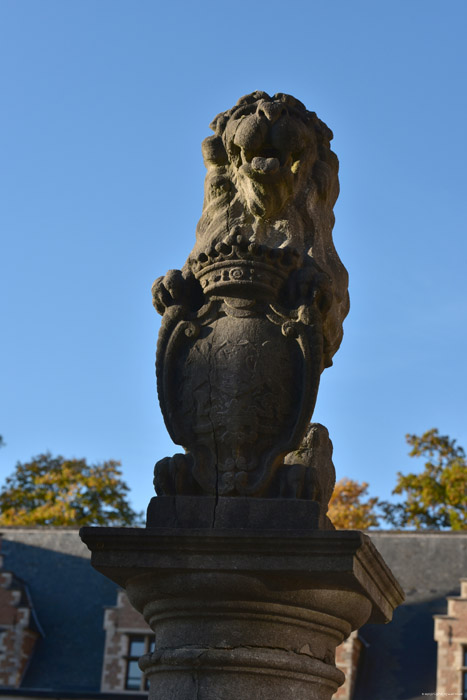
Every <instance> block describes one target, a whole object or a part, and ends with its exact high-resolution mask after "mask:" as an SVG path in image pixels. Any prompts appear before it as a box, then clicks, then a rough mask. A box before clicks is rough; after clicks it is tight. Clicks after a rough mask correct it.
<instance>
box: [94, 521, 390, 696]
mask: <svg viewBox="0 0 467 700" xmlns="http://www.w3.org/2000/svg"><path fill="white" fill-rule="evenodd" d="M81 537H82V539H83V540H84V542H85V543H86V544H87V545H88V547H89V548H90V550H91V551H92V564H93V566H94V567H95V568H96V569H97V570H98V571H100V572H101V573H102V574H104V575H105V576H107V577H108V578H110V579H112V580H113V581H115V582H116V583H118V584H119V585H120V586H122V587H123V588H125V589H126V591H127V594H128V597H129V599H130V601H131V603H132V605H134V607H135V608H136V609H137V610H139V611H140V612H141V613H142V614H143V615H144V617H145V619H146V620H147V622H148V623H149V625H150V626H151V628H152V629H153V630H154V632H155V635H156V650H155V652H154V653H153V654H151V655H147V656H144V657H143V658H142V659H141V662H140V664H141V667H142V669H143V670H144V671H145V673H146V674H147V676H148V677H149V679H150V692H149V698H150V699H153V700H155V699H156V698H158V700H160V699H161V698H163V699H164V700H172V699H173V700H175V699H176V700H251V699H252V698H260V699H261V700H277V698H278V697H280V698H281V700H288V699H290V700H292V699H293V700H329V699H330V698H331V697H332V696H333V694H334V693H335V692H336V690H337V688H338V687H339V686H340V685H341V684H342V683H343V681H344V675H343V673H342V672H341V671H339V670H338V669H337V668H336V666H335V649H336V646H337V645H339V644H340V643H341V642H342V641H343V640H344V639H345V638H346V637H347V636H348V635H349V634H350V632H351V631H352V630H353V629H357V628H358V627H360V626H361V625H363V624H364V623H365V622H367V621H370V622H380V623H385V622H388V621H389V620H390V619H391V616H392V612H393V610H394V608H395V607H396V606H397V605H399V604H400V603H401V602H402V600H403V594H402V591H401V589H400V587H399V586H398V584H397V582H396V581H395V579H394V577H393V576H392V574H391V572H390V571H389V569H388V568H387V566H386V565H385V563H384V561H383V560H382V558H381V556H380V555H379V554H378V552H377V551H376V550H375V548H374V547H373V545H372V544H371V541H370V539H369V537H368V536H366V535H364V534H362V533H360V532H354V531H306V530H295V531H292V530H291V531H283V532H278V531H277V530H276V531H272V530H257V531H251V530H245V529H243V530H242V529H236V530H233V529H230V530H227V529H226V530H215V529H198V530H183V529H176V528H174V529H169V528H148V529H146V530H143V529H131V528H129V529H126V528H83V529H82V530H81Z"/></svg>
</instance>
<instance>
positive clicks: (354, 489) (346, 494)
mask: <svg viewBox="0 0 467 700" xmlns="http://www.w3.org/2000/svg"><path fill="white" fill-rule="evenodd" d="M377 505H378V499H377V498H368V484H367V483H366V482H362V483H359V482H358V481H354V480H353V479H347V478H344V479H340V480H339V481H338V482H337V483H336V485H335V487H334V491H333V494H332V496H331V500H330V501H329V509H328V517H329V519H330V520H331V522H332V524H333V525H334V527H336V528H337V529H338V530H353V529H355V530H367V529H368V528H370V527H378V515H377V513H376V510H375V509H376V507H377Z"/></svg>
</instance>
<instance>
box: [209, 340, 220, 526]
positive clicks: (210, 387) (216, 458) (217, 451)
mask: <svg viewBox="0 0 467 700" xmlns="http://www.w3.org/2000/svg"><path fill="white" fill-rule="evenodd" d="M212 333H213V336H214V334H215V329H214V328H213V331H212ZM212 345H213V342H211V347H212ZM211 360H212V353H211V352H210V353H209V354H208V383H209V411H208V420H209V422H210V424H211V430H212V439H213V443H214V455H215V469H216V500H215V502H214V510H213V513H212V522H211V528H214V527H215V524H216V510H217V504H218V503H219V450H218V447H217V440H216V431H215V428H214V423H213V421H212V418H211V410H212V388H213V387H212V382H211V371H212V364H211Z"/></svg>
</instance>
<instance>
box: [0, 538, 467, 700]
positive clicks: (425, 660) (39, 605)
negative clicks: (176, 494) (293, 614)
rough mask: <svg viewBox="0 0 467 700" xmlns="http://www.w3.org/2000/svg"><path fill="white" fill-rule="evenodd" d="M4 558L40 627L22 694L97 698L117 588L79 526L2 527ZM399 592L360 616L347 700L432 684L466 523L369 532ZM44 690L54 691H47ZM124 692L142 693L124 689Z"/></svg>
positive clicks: (465, 553)
mask: <svg viewBox="0 0 467 700" xmlns="http://www.w3.org/2000/svg"><path fill="white" fill-rule="evenodd" d="M0 533H1V534H2V535H3V538H2V540H3V541H2V547H1V552H2V554H3V555H4V567H5V569H6V570H8V571H12V572H14V574H15V575H16V576H19V577H20V578H21V579H22V580H23V581H25V582H26V583H27V585H28V588H29V592H30V594H31V598H32V602H33V605H34V609H35V612H36V615H37V618H38V621H39V623H40V625H41V627H42V629H43V631H44V635H45V636H44V638H42V639H41V640H40V641H39V643H38V645H37V647H36V650H35V652H34V655H33V659H32V662H31V665H30V667H29V668H28V670H27V672H26V676H25V679H24V681H23V684H22V688H23V690H22V691H10V690H2V689H0V696H1V695H10V696H11V697H15V696H20V697H23V698H28V697H30V698H33V697H50V698H52V697H57V698H58V697H60V698H83V699H84V698H89V699H91V698H101V699H102V700H105V698H106V697H108V698H110V697H112V695H104V694H99V687H100V678H101V671H102V661H103V651H104V630H103V620H104V607H105V606H112V605H115V603H116V591H117V587H116V585H115V584H114V583H112V582H111V581H109V580H107V579H106V578H104V577H103V576H101V575H100V574H98V573H97V572H95V571H94V570H93V569H92V568H91V566H90V563H89V558H90V553H89V551H88V550H87V548H86V546H85V545H84V544H83V543H82V542H81V540H80V539H79V536H78V530H72V529H59V528H3V529H0ZM369 534H370V535H371V538H372V540H373V543H374V544H375V546H376V547H377V548H378V549H379V551H380V552H381V554H382V555H383V557H384V559H385V560H386V562H387V564H388V565H389V566H390V568H391V569H392V571H393V573H394V575H395V576H396V578H397V579H398V581H399V583H400V584H401V585H402V587H403V588H404V590H405V592H406V596H407V599H406V602H405V604H404V605H402V606H401V607H400V608H398V609H397V610H396V611H395V614H394V619H393V622H392V623H391V624H390V625H365V626H364V627H362V629H361V631H360V636H361V638H362V639H363V641H364V650H363V652H362V657H361V664H360V668H359V678H358V681H357V686H356V689H355V697H354V700H368V699H369V698H372V700H425V698H426V696H422V695H421V693H423V692H425V693H427V692H435V688H436V642H435V641H434V639H433V629H434V626H433V617H432V616H433V615H434V614H437V613H445V612H446V608H447V604H446V596H448V595H453V594H454V595H456V594H457V593H458V591H459V580H460V579H461V578H462V577H466V575H467V532H458V533H454V532H449V533H439V532H427V533H409V532H400V533H398V532H372V533H369ZM47 689H52V690H53V692H50V691H47ZM123 697H125V698H128V700H132V699H133V698H139V699H140V698H141V695H133V694H125V695H124V696H123Z"/></svg>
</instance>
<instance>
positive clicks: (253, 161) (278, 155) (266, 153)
mask: <svg viewBox="0 0 467 700" xmlns="http://www.w3.org/2000/svg"><path fill="white" fill-rule="evenodd" d="M241 161H242V165H241V168H240V169H241V170H242V171H243V172H244V174H245V175H249V176H250V177H255V175H256V176H259V177H261V176H265V177H267V176H271V175H276V174H277V173H279V172H280V171H282V172H284V171H285V170H289V169H290V170H291V171H292V172H293V173H295V172H296V171H297V169H298V166H299V164H300V155H299V154H293V153H290V151H288V150H287V152H281V151H279V150H278V149H276V148H273V147H270V146H263V147H262V148H260V149H259V150H258V151H256V152H252V151H247V150H245V149H243V148H242V149H241Z"/></svg>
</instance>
